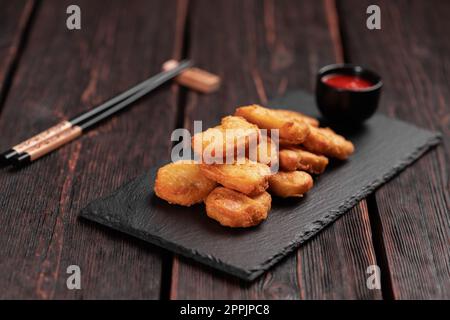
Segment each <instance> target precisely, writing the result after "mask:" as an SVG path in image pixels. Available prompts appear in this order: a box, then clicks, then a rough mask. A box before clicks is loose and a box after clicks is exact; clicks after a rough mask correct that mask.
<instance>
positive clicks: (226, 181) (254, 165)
mask: <svg viewBox="0 0 450 320" xmlns="http://www.w3.org/2000/svg"><path fill="white" fill-rule="evenodd" d="M200 170H201V171H202V173H203V174H204V175H205V176H206V177H208V178H209V179H211V180H214V181H216V182H218V183H220V184H221V185H223V186H224V187H226V188H229V189H233V190H236V191H239V192H242V193H245V194H247V195H251V196H253V195H256V194H260V193H262V192H264V191H265V190H266V189H267V187H268V186H269V182H268V181H269V176H270V175H271V172H270V168H269V167H268V166H267V165H265V164H262V163H258V162H254V161H249V160H247V161H245V162H244V163H242V164H239V163H235V164H210V165H208V164H201V165H200Z"/></svg>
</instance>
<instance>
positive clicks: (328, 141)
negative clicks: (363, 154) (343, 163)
mask: <svg viewBox="0 0 450 320" xmlns="http://www.w3.org/2000/svg"><path fill="white" fill-rule="evenodd" d="M303 146H304V147H305V149H306V150H308V151H311V152H313V153H318V154H323V155H325V156H328V157H332V158H337V159H340V160H345V159H347V158H348V157H349V156H350V155H351V154H352V153H353V151H354V150H355V147H354V146H353V143H351V142H350V141H348V140H346V139H345V138H344V137H343V136H341V135H339V134H337V133H335V132H334V131H333V130H331V129H330V128H314V127H311V133H310V135H309V136H308V138H307V139H306V140H305V141H304V142H303Z"/></svg>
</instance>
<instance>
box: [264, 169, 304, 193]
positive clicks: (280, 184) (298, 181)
mask: <svg viewBox="0 0 450 320" xmlns="http://www.w3.org/2000/svg"><path fill="white" fill-rule="evenodd" d="M269 182H270V188H269V191H270V193H272V194H273V195H276V196H279V197H282V198H288V197H302V196H303V195H304V194H305V193H306V192H308V191H309V190H310V189H311V188H312V187H313V179H312V177H311V176H310V175H309V174H308V173H306V172H303V171H291V172H283V171H280V172H278V173H276V174H274V175H273V176H271V177H270V179H269Z"/></svg>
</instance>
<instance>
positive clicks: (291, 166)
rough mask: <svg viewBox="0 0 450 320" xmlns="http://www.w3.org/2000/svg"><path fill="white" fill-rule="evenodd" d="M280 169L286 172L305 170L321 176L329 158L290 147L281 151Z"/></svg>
mask: <svg viewBox="0 0 450 320" xmlns="http://www.w3.org/2000/svg"><path fill="white" fill-rule="evenodd" d="M279 158H280V168H281V169H282V170H284V171H295V170H303V171H307V172H309V173H314V174H320V173H322V172H324V171H325V168H326V167H327V165H328V158H327V157H324V156H321V155H317V154H314V153H312V152H309V151H306V150H303V149H301V148H299V147H288V148H285V149H281V150H280V154H279Z"/></svg>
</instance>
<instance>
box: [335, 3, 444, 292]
mask: <svg viewBox="0 0 450 320" xmlns="http://www.w3.org/2000/svg"><path fill="white" fill-rule="evenodd" d="M369 4H377V5H379V6H380V8H381V21H382V22H381V23H382V29H381V30H377V31H369V30H368V29H366V27H365V19H366V15H365V14H364V13H365V9H366V8H367V6H368V5H369ZM339 13H340V16H341V17H342V19H341V21H342V23H343V31H344V35H345V43H346V47H347V52H348V58H349V60H350V61H351V62H355V63H359V64H364V65H367V66H368V67H370V68H373V69H374V70H377V71H378V72H379V73H380V74H381V76H382V77H383V81H384V89H383V90H384V92H383V96H382V100H381V105H380V106H381V111H382V112H384V113H386V114H388V115H389V116H391V117H396V118H400V119H404V120H407V121H410V122H413V123H416V124H417V125H419V126H422V127H424V128H429V129H434V130H439V131H441V132H442V133H443V135H444V139H443V145H442V146H441V147H439V148H437V149H436V150H435V151H433V152H431V153H429V154H428V155H426V156H425V157H423V158H422V159H421V160H420V161H418V162H417V163H416V164H415V165H413V166H412V167H411V168H409V169H407V170H406V171H405V172H404V173H402V174H401V175H400V176H399V177H398V178H397V179H395V180H393V181H392V182H391V183H389V184H387V185H385V186H384V187H382V188H381V189H380V190H379V191H377V193H376V201H377V206H378V211H379V220H380V224H381V226H380V230H376V231H374V232H377V234H379V236H380V237H381V240H382V242H383V243H384V247H385V250H386V253H385V254H386V262H387V266H386V269H387V270H388V271H389V272H390V281H391V282H392V295H393V297H394V298H396V299H449V298H450V280H449V279H450V252H449V249H448V246H449V243H450V232H449V230H450V210H449V202H450V201H449V200H450V199H449V190H450V185H449V176H448V170H449V168H448V164H449V163H450V139H449V138H450V125H449V124H450V107H449V106H450V88H449V86H448V84H449V74H450V39H449V37H448V36H447V35H446V31H444V30H449V29H450V20H449V19H448V16H449V15H450V3H449V2H446V1H419V0H417V1H375V2H373V1H342V2H339Z"/></svg>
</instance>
